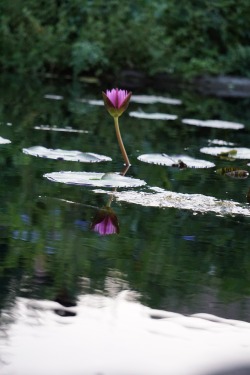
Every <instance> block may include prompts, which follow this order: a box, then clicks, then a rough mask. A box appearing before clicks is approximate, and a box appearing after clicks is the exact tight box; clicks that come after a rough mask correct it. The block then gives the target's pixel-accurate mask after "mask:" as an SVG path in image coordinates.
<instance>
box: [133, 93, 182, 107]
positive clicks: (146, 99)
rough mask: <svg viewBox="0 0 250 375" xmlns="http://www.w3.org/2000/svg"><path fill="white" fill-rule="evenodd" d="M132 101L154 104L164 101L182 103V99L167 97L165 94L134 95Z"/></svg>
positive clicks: (174, 103)
mask: <svg viewBox="0 0 250 375" xmlns="http://www.w3.org/2000/svg"><path fill="white" fill-rule="evenodd" d="M130 101H131V102H135V103H140V104H154V103H163V104H171V105H180V104H182V101H181V100H179V99H174V98H167V97H164V96H155V95H132V97H131V99H130Z"/></svg>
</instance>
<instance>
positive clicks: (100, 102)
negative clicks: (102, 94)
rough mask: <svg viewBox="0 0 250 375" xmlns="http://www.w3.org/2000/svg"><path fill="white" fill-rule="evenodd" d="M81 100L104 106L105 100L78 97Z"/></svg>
mask: <svg viewBox="0 0 250 375" xmlns="http://www.w3.org/2000/svg"><path fill="white" fill-rule="evenodd" d="M78 101H79V102H81V103H87V104H90V105H97V106H103V105H104V102H103V100H98V99H78Z"/></svg>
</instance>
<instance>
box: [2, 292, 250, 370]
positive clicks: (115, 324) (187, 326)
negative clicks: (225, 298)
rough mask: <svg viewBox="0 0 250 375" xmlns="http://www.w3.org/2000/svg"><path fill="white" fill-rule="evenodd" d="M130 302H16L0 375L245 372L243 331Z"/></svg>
mask: <svg viewBox="0 0 250 375" xmlns="http://www.w3.org/2000/svg"><path fill="white" fill-rule="evenodd" d="M130 297H131V292H128V291H123V292H121V293H120V294H118V296H117V297H116V298H109V297H104V296H100V295H82V296H80V298H79V301H78V304H77V306H76V307H71V308H66V307H62V306H61V305H60V304H59V303H56V302H53V301H38V300H28V299H24V298H17V299H16V303H15V305H14V307H13V308H12V311H11V316H12V320H13V321H12V323H10V324H9V326H8V328H6V337H5V338H4V336H2V338H1V339H0V350H1V352H0V353H1V355H0V356H1V361H0V373H1V375H10V374H13V375H34V374H35V375H47V374H48V375H49V374H53V375H59V374H60V375H72V374H75V375H78V374H79V375H80V374H81V375H89V374H93V375H94V374H95V375H96V374H109V375H119V374H121V375H123V374H124V375H125V374H126V375H158V374H159V375H203V374H208V373H209V374H212V372H213V371H218V370H220V369H231V368H232V367H234V366H238V365H248V366H250V323H246V322H243V321H236V320H228V319H222V318H219V317H216V316H214V315H208V314H198V315H197V314H196V315H192V316H184V315H181V314H177V313H173V312H167V311H160V310H153V309H150V308H148V307H146V306H144V305H142V304H140V303H139V302H137V301H135V300H134V298H133V294H132V299H131V298H130ZM58 310H60V311H62V310H64V311H69V312H71V313H72V314H71V316H68V317H65V316H63V314H62V315H61V316H60V315H59V314H58V313H57V314H56V313H55V312H56V311H58ZM73 315H75V316H73ZM3 316H4V314H3Z"/></svg>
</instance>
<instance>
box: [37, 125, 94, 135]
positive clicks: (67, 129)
mask: <svg viewBox="0 0 250 375" xmlns="http://www.w3.org/2000/svg"><path fill="white" fill-rule="evenodd" d="M34 129H36V130H47V131H53V132H67V133H89V132H88V130H81V129H73V128H71V127H70V126H67V127H65V128H58V127H57V126H49V125H40V126H35V127H34Z"/></svg>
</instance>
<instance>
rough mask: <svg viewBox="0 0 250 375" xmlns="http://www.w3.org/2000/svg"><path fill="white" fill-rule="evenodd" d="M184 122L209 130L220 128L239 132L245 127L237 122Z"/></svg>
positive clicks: (185, 120) (191, 120)
mask: <svg viewBox="0 0 250 375" xmlns="http://www.w3.org/2000/svg"><path fill="white" fill-rule="evenodd" d="M182 122H183V123H184V124H187V125H194V126H201V127H207V128H218V129H232V130H238V129H243V128H244V127H245V126H244V125H243V124H238V123H236V122H229V121H221V120H204V121H203V120H197V119H189V118H186V119H183V120H182Z"/></svg>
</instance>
